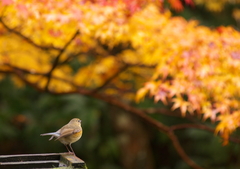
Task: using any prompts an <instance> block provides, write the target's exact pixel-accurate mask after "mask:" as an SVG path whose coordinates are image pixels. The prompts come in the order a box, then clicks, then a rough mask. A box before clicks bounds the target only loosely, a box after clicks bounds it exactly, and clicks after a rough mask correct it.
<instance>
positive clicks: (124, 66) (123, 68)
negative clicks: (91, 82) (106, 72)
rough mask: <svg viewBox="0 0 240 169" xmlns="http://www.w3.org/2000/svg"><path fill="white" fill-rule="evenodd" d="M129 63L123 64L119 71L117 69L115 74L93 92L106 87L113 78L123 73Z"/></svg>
mask: <svg viewBox="0 0 240 169" xmlns="http://www.w3.org/2000/svg"><path fill="white" fill-rule="evenodd" d="M127 67H128V66H127V65H123V66H122V67H121V68H120V69H119V70H118V71H116V72H115V73H114V74H112V75H111V76H110V77H109V78H108V79H107V80H106V81H105V82H104V83H103V84H102V85H101V86H99V87H97V88H95V89H94V90H93V91H92V92H93V93H97V92H99V91H100V90H102V89H103V88H104V87H106V86H107V85H108V84H109V83H110V82H111V81H112V80H113V79H115V78H116V77H117V76H118V75H119V74H120V73H122V72H123V71H124V70H126V69H127Z"/></svg>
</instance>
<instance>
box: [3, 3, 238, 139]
mask: <svg viewBox="0 0 240 169" xmlns="http://www.w3.org/2000/svg"><path fill="white" fill-rule="evenodd" d="M0 2H1V5H0V72H1V73H2V74H1V78H4V77H5V75H6V74H11V77H12V79H13V80H14V82H15V84H16V85H18V86H20V87H21V86H22V85H24V84H28V85H31V86H33V87H34V88H36V89H37V90H39V91H45V92H50V93H54V94H68V93H80V94H84V95H91V96H93V97H97V98H100V99H101V98H103V96H104V98H106V97H109V98H110V97H111V98H118V99H119V100H120V101H122V103H126V102H129V101H136V102H140V101H142V100H144V98H146V97H149V96H150V97H151V98H153V99H154V101H155V102H156V103H157V102H162V103H164V104H165V105H168V106H170V107H171V110H180V111H181V115H182V116H183V117H185V116H186V114H190V115H192V116H194V115H198V117H201V118H202V119H203V120H206V119H211V121H212V122H214V123H216V124H217V127H216V130H215V133H216V134H219V135H220V136H222V137H223V139H224V143H225V144H226V143H227V142H228V139H229V135H230V134H231V133H232V132H233V131H234V130H236V129H237V128H238V127H239V125H240V123H239V122H240V104H239V96H240V78H239V72H240V50H239V49H240V33H239V32H238V31H236V30H235V29H234V28H232V27H218V28H217V29H210V28H208V27H206V26H200V25H199V24H198V23H197V21H186V20H185V19H183V18H182V17H172V16H171V12H170V11H169V10H167V9H164V5H163V2H161V1H148V0H134V1H128V0H123V1H118V0H115V1H107V0H99V1H87V0H81V1H80V0H64V1H62V0H61V1H55V0H1V1H0ZM168 2H169V3H170V4H171V6H172V8H174V9H176V10H182V9H183V4H182V2H181V1H180V0H169V1H168ZM185 3H186V4H188V5H193V2H192V1H191V0H185Z"/></svg>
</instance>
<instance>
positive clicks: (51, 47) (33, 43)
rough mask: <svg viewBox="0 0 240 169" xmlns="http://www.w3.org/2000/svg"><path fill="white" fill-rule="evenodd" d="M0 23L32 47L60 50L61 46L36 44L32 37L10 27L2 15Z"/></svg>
mask: <svg viewBox="0 0 240 169" xmlns="http://www.w3.org/2000/svg"><path fill="white" fill-rule="evenodd" d="M0 23H1V24H2V25H3V27H4V28H5V29H7V30H8V31H9V32H11V33H13V34H15V35H17V36H19V37H20V38H22V39H24V40H25V41H26V42H28V43H29V44H31V45H32V46H34V47H37V48H39V49H42V50H61V48H58V47H54V46H42V45H39V44H37V43H36V42H34V41H33V40H32V39H30V38H29V37H27V36H25V35H23V34H22V33H20V32H18V31H16V30H14V29H12V28H10V27H9V26H8V25H7V24H6V23H5V22H4V21H3V19H2V17H0Z"/></svg>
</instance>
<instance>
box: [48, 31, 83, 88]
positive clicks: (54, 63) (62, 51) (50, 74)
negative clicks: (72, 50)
mask: <svg viewBox="0 0 240 169" xmlns="http://www.w3.org/2000/svg"><path fill="white" fill-rule="evenodd" d="M78 34H79V31H78V30H77V31H76V32H75V33H74V35H73V36H72V38H71V39H69V41H68V42H67V43H66V44H65V45H64V47H63V48H62V49H61V50H60V51H59V53H58V55H57V56H56V59H55V60H54V62H53V65H52V68H51V69H50V70H49V72H48V73H47V76H48V80H47V84H46V86H45V90H46V91H48V87H49V84H50V81H51V76H52V72H53V70H54V69H55V68H56V67H57V65H58V62H59V59H60V57H61V56H62V54H63V53H64V52H65V50H66V49H67V47H68V46H69V45H70V44H71V42H72V41H73V40H74V39H75V37H76V36H77V35H78Z"/></svg>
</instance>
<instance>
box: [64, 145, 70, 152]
mask: <svg viewBox="0 0 240 169" xmlns="http://www.w3.org/2000/svg"><path fill="white" fill-rule="evenodd" d="M65 146H66V148H67V150H68V152H69V153H71V151H70V150H69V148H68V146H67V145H65Z"/></svg>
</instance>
